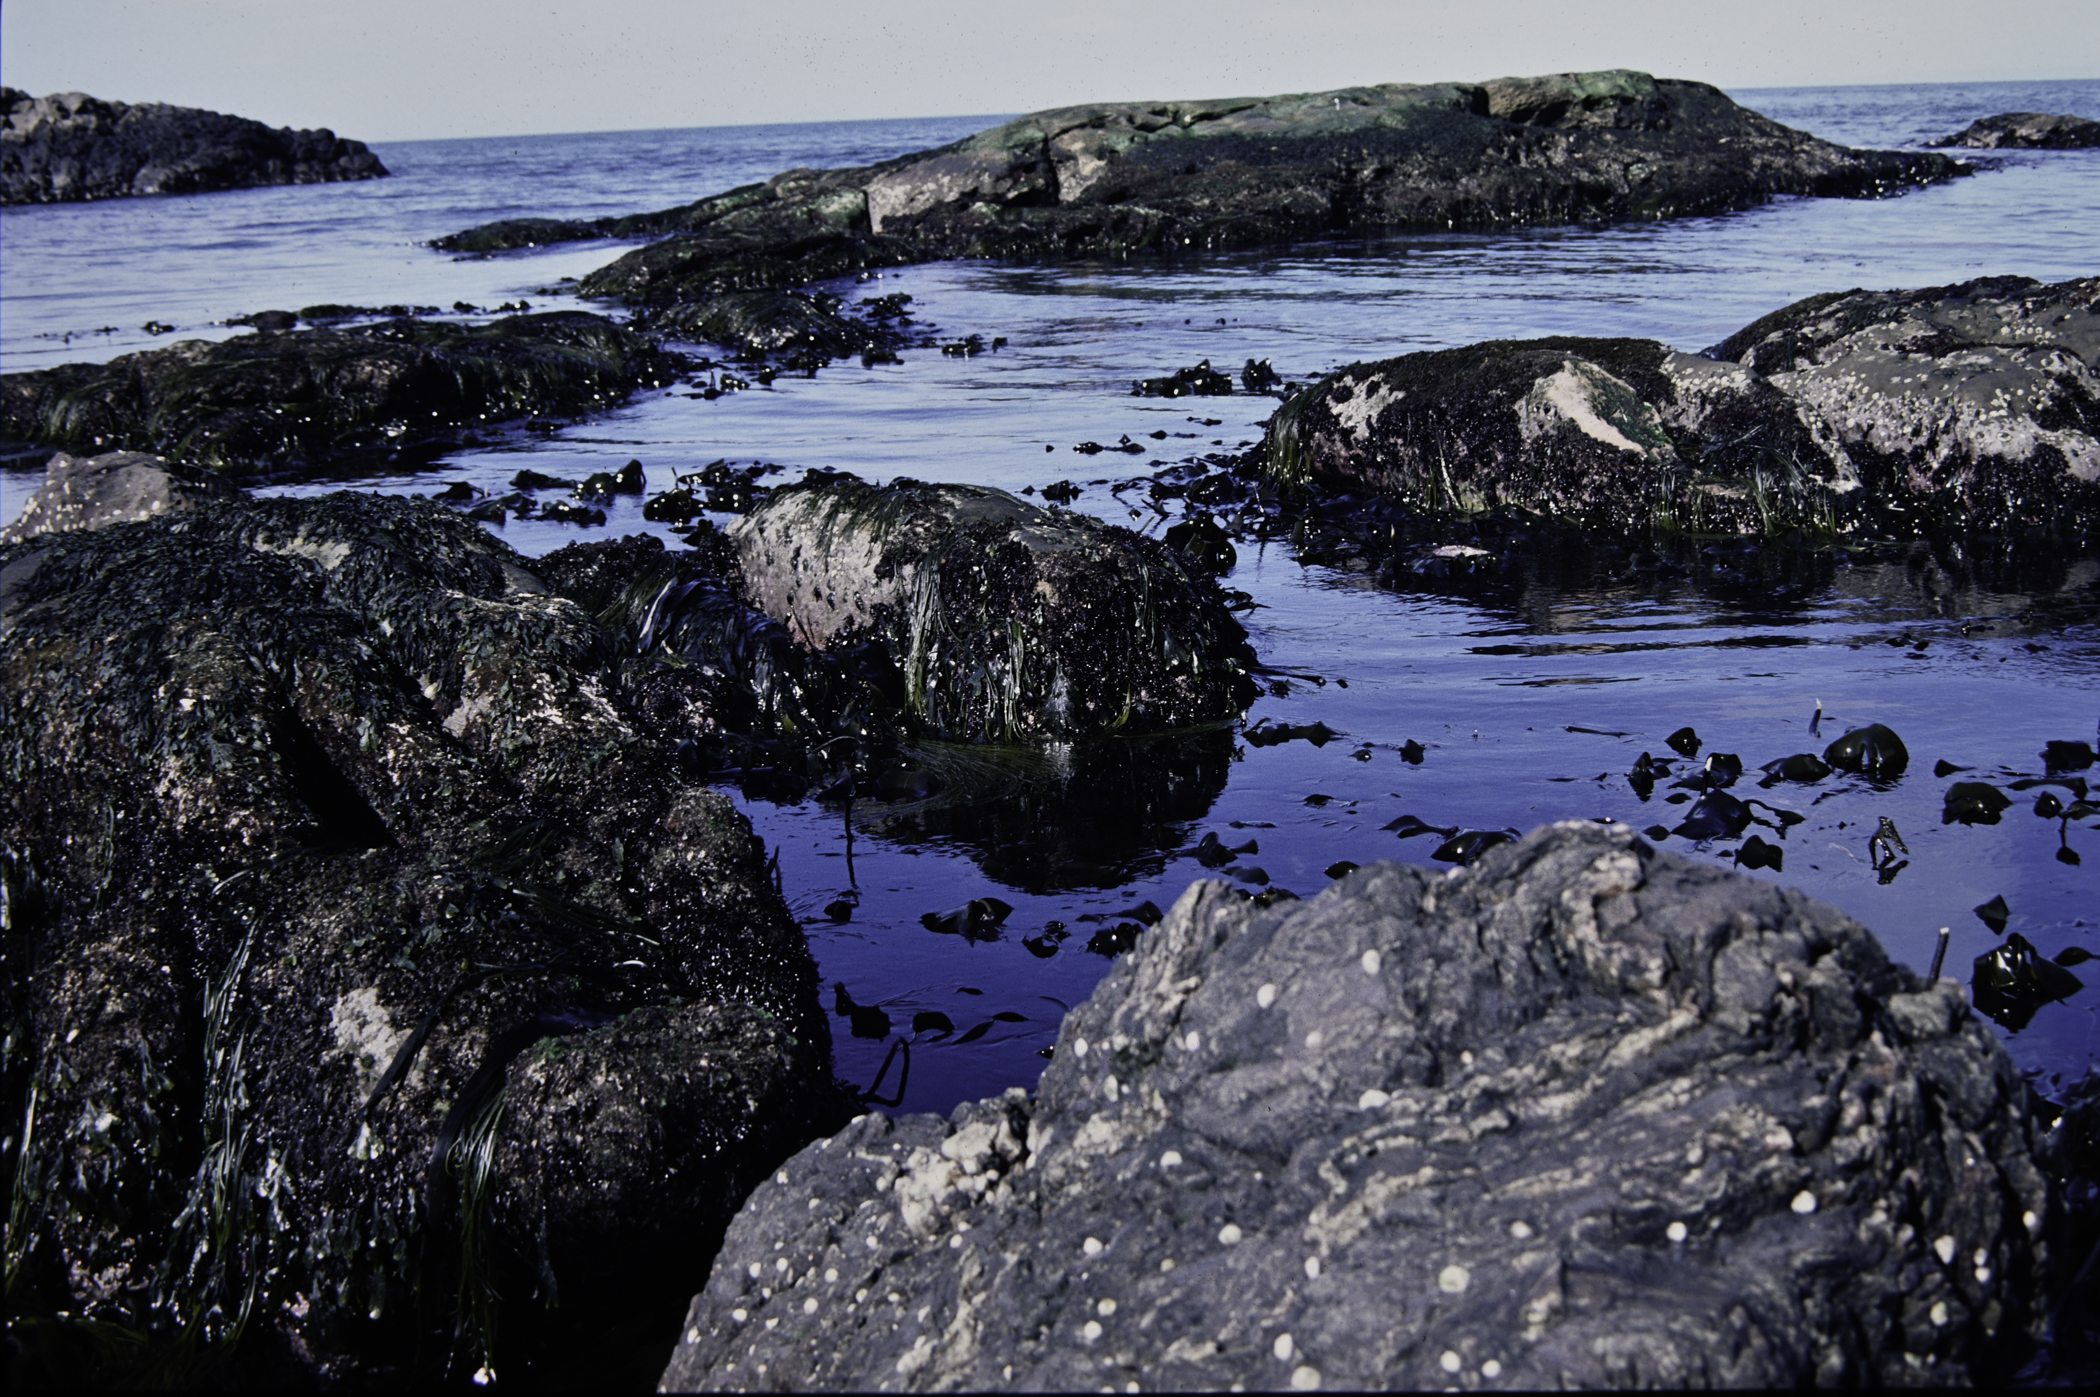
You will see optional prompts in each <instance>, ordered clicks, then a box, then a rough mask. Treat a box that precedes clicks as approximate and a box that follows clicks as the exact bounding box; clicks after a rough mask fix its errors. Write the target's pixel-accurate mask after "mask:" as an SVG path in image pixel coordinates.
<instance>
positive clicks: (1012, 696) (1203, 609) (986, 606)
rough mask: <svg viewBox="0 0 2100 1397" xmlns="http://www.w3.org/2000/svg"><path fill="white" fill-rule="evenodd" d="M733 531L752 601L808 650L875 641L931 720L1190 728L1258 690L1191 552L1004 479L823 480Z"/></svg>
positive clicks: (782, 494)
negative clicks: (1022, 492) (1008, 487)
mask: <svg viewBox="0 0 2100 1397" xmlns="http://www.w3.org/2000/svg"><path fill="white" fill-rule="evenodd" d="M730 540H731V542H732V544H733V545H734V547H735V549H736V554H737V558H738V561H739V563H740V565H741V570H742V578H743V589H744V594H745V597H746V598H747V599H748V600H749V602H750V603H751V604H752V605H753V606H755V607H756V608H758V609H759V610H760V611H762V612H764V613H765V614H766V615H767V616H770V617H771V618H773V619H774V620H775V621H777V622H779V623H781V624H782V625H784V626H786V627H787V628H788V630H789V631H790V632H791V633H792V634H793V635H794V637H795V638H796V639H797V640H799V641H800V642H802V643H803V644H804V645H807V646H809V647H811V648H812V649H816V650H833V649H845V648H848V647H851V646H854V645H859V644H863V643H866V642H871V641H872V642H874V643H875V644H877V645H878V646H880V647H881V649H882V650H883V652H884V653H885V654H886V655H887V656H888V658H889V661H890V663H891V664H893V665H894V666H895V669H896V671H897V672H898V673H899V674H901V676H902V682H903V698H904V701H905V704H906V706H907V708H908V710H909V712H910V714H911V716H912V719H913V721H914V722H915V723H916V724H917V725H918V726H919V729H920V731H922V732H924V733H926V734H927V735H930V736H936V737H942V738H948V739H953V740H958V741H964V742H991V743H1006V744H1014V745H1035V744H1040V743H1043V742H1049V741H1061V740H1069V739H1071V738H1074V737H1084V736H1093V735H1100V734H1105V733H1113V732H1143V731H1148V730H1156V729H1161V728H1176V727H1188V726H1190V725H1193V724H1199V723H1207V722H1220V721H1225V720H1229V719H1231V718H1234V717H1237V716H1238V715H1239V713H1240V712H1241V710H1243V709H1244V708H1245V707H1246V705H1247V704H1248V702H1250V701H1251V700H1252V698H1253V696H1254V690H1253V679H1252V677H1251V675H1250V674H1249V670H1250V669H1251V668H1252V666H1253V664H1254V653H1253V650H1252V648H1251V647H1250V646H1249V645H1248V644H1247V638H1246V631H1245V629H1244V628H1243V627H1241V625H1240V624H1239V622H1238V621H1236V620H1234V619H1233V617H1232V616H1231V614H1230V613H1228V612H1227V611H1226V610H1225V607H1224V599H1223V597H1222V596H1221V595H1220V594H1219V591H1218V588H1217V586H1216V584H1215V583H1214V582H1213V581H1212V580H1211V579H1210V578H1209V577H1208V576H1206V575H1204V574H1202V573H1201V572H1200V571H1198V570H1197V569H1196V568H1194V567H1193V566H1191V565H1190V563H1189V562H1188V560H1187V559H1186V558H1185V557H1184V556H1183V555H1181V554H1180V553H1178V552H1176V551H1175V550H1173V549H1171V548H1169V547H1167V546H1166V545H1165V544H1163V543H1160V542H1158V541H1156V540H1153V539H1148V538H1146V537H1144V536H1143V535H1140V534H1137V533H1133V532H1132V531H1130V530H1128V529H1120V528H1116V527H1113V526H1111V525H1106V524H1101V523H1099V522H1097V521H1095V520H1093V519H1090V518H1087V517H1085V516H1083V515H1076V514H1071V513H1068V512H1065V511H1061V510H1048V509H1044V508H1042V507H1040V506H1038V505H1031V504H1028V503H1026V502H1024V501H1022V500H1019V499H1016V498H1015V497H1014V496H1012V495H1009V494H1007V493H1005V492H1004V491H1001V490H993V489H988V488H985V487H982V486H971V485H928V484H922V483H920V482H917V481H909V480H899V481H893V482H892V483H891V484H889V485H887V486H874V485H870V484H867V483H866V482H864V481H860V480H856V479H854V478H853V477H851V476H831V477H829V478H819V479H816V480H812V481H810V482H806V483H805V484H802V485H799V486H789V487H787V488H784V489H781V490H779V491H776V492H775V493H774V494H773V496H772V498H770V499H769V500H767V501H766V502H765V503H764V504H762V505H759V506H758V507H757V508H755V509H753V510H752V511H751V512H750V513H749V514H747V515H745V516H744V517H743V518H742V519H740V520H738V521H737V523H736V525H735V526H734V527H733V528H732V529H731V530H730Z"/></svg>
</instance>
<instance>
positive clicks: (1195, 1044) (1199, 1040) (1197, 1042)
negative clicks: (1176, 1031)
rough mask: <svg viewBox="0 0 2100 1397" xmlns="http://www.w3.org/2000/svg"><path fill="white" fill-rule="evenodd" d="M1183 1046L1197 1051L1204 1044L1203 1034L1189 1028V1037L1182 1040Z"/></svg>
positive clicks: (1191, 1050)
mask: <svg viewBox="0 0 2100 1397" xmlns="http://www.w3.org/2000/svg"><path fill="white" fill-rule="evenodd" d="M1181 1046H1182V1047H1184V1048H1187V1049H1188V1050H1189V1051H1190V1052H1195V1051H1196V1050H1197V1049H1198V1048H1200V1047H1202V1046H1203V1035H1202V1034H1200V1033H1198V1032H1196V1030H1195V1029H1193V1028H1192V1029H1190V1030H1189V1034H1188V1037H1186V1038H1184V1039H1182V1040H1181Z"/></svg>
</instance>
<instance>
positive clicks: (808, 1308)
mask: <svg viewBox="0 0 2100 1397" xmlns="http://www.w3.org/2000/svg"><path fill="white" fill-rule="evenodd" d="M816 1312H817V1297H816V1296H814V1295H812V1296H810V1297H809V1298H808V1299H807V1300H804V1301H803V1302H802V1313H804V1314H806V1315H813V1314H815V1313H816Z"/></svg>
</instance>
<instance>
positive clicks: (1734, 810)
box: [1672, 791, 1752, 843]
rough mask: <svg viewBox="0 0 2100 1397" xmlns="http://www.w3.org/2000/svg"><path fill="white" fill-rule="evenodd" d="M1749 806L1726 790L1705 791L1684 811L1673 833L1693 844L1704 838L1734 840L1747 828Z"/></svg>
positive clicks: (1749, 817) (1749, 816)
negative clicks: (1680, 822)
mask: <svg viewBox="0 0 2100 1397" xmlns="http://www.w3.org/2000/svg"><path fill="white" fill-rule="evenodd" d="M1751 818H1752V817H1751V814H1750V807H1749V806H1747V805H1745V804H1744V803H1743V802H1742V801H1740V800H1737V799H1736V798H1735V797H1734V796H1732V795H1730V794H1728V792H1726V791H1708V792H1707V793H1706V794H1705V795H1703V796H1701V797H1699V803H1698V804H1697V805H1694V806H1693V807H1692V808H1691V809H1690V810H1688V811H1686V812H1685V816H1684V822H1683V823H1682V824H1680V825H1678V826H1677V828H1676V829H1675V830H1674V831H1672V833H1675V834H1679V835H1682V836H1683V837H1684V838H1686V839H1689V840H1692V841H1694V842H1695V843H1696V842H1698V841H1701V840H1707V839H1733V838H1735V837H1736V836H1737V835H1739V834H1741V833H1742V832H1743V831H1744V830H1746V829H1748V828H1749V827H1750V821H1751Z"/></svg>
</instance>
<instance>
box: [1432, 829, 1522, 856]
mask: <svg viewBox="0 0 2100 1397" xmlns="http://www.w3.org/2000/svg"><path fill="white" fill-rule="evenodd" d="M1516 837H1517V832H1516V831H1515V830H1513V829H1469V830H1464V831H1461V832H1460V833H1458V834H1454V835H1452V836H1451V837H1450V838H1449V839H1447V840H1445V841H1444V842H1443V843H1442V844H1439V845H1437V847H1436V848H1435V850H1433V851H1432V852H1431V853H1430V855H1429V857H1431V858H1433V859H1438V860H1440V861H1442V862H1444V863H1455V864H1471V863H1474V862H1475V861H1477V860H1478V859H1479V858H1480V856H1481V855H1483V854H1485V853H1486V852H1487V851H1488V850H1490V849H1492V848H1494V847H1495V846H1496V845H1497V844H1509V843H1512V842H1514V841H1515V839H1516Z"/></svg>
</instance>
